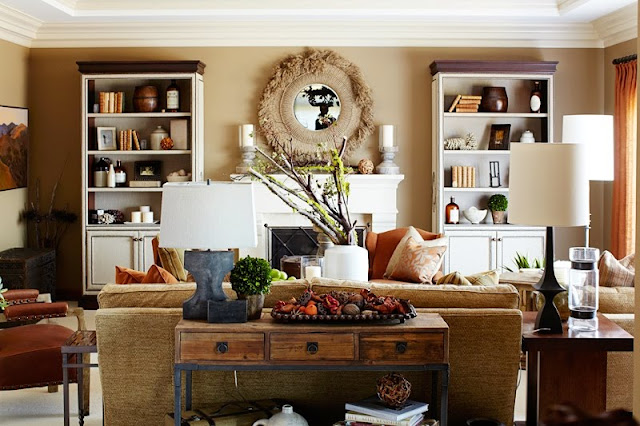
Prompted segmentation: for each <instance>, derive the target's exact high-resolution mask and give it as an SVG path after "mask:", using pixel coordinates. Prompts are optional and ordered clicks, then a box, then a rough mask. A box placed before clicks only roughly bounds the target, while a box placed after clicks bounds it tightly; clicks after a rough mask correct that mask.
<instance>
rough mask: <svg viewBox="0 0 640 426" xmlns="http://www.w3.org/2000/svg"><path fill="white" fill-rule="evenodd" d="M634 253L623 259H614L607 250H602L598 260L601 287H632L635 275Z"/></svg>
mask: <svg viewBox="0 0 640 426" xmlns="http://www.w3.org/2000/svg"><path fill="white" fill-rule="evenodd" d="M634 260H635V254H630V255H629V256H627V257H625V258H623V259H620V260H618V259H616V258H615V257H614V256H613V254H611V253H610V252H608V251H606V250H605V251H604V252H602V255H601V256H600V260H599V262H598V269H599V270H600V282H599V284H600V286H602V287H633V282H634V279H635V276H636V270H635V266H634Z"/></svg>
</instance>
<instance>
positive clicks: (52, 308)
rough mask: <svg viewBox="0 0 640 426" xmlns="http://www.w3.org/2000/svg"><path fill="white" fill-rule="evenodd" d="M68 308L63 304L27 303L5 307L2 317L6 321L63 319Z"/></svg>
mask: <svg viewBox="0 0 640 426" xmlns="http://www.w3.org/2000/svg"><path fill="white" fill-rule="evenodd" d="M68 309H69V306H68V305H67V304H66V303H65V302H56V303H29V304H24V305H11V306H7V307H6V308H5V310H4V315H5V317H6V318H7V321H28V320H40V319H45V318H55V317H64V316H66V315H67V310H68Z"/></svg>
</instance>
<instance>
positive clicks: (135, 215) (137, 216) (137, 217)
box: [131, 212, 142, 223]
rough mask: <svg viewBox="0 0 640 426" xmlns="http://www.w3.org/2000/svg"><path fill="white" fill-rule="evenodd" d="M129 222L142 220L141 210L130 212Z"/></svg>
mask: <svg viewBox="0 0 640 426" xmlns="http://www.w3.org/2000/svg"><path fill="white" fill-rule="evenodd" d="M131 222H133V223H140V222H142V212H131Z"/></svg>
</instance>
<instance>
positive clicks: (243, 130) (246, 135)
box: [240, 124, 254, 147]
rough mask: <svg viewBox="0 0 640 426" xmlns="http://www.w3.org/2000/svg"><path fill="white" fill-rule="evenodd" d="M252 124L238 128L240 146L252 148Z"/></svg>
mask: <svg viewBox="0 0 640 426" xmlns="http://www.w3.org/2000/svg"><path fill="white" fill-rule="evenodd" d="M253 135H254V133H253V124H243V125H242V126H240V146H241V147H243V146H253V145H254V141H253Z"/></svg>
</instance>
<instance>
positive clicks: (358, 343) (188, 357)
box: [174, 314, 449, 426]
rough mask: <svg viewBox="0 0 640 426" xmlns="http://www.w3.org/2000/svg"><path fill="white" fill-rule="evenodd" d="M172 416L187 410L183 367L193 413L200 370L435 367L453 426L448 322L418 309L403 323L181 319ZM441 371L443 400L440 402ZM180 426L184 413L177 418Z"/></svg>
mask: <svg viewBox="0 0 640 426" xmlns="http://www.w3.org/2000/svg"><path fill="white" fill-rule="evenodd" d="M175 333H176V339H175V341H176V356H175V369H174V386H175V389H174V398H175V399H174V413H180V412H181V406H182V400H181V398H182V392H181V391H182V389H181V376H182V374H181V373H182V371H185V374H186V392H185V393H186V401H185V403H186V404H185V406H186V409H187V410H190V409H191V372H192V371H194V370H226V371H233V370H335V371H340V370H347V371H348V370H370V371H371V370H373V371H389V370H394V371H402V370H405V371H411V370H414V371H433V372H434V374H433V375H432V389H433V390H432V397H433V398H434V400H433V401H430V407H429V408H430V411H431V407H434V408H433V412H437V411H436V409H437V408H438V405H439V410H440V423H441V424H442V425H443V426H446V424H447V402H448V386H449V327H448V326H447V323H446V322H444V320H443V319H442V318H441V317H440V315H438V314H419V315H418V316H417V317H416V318H414V319H412V320H409V321H407V322H405V323H403V324H397V323H394V324H380V323H344V324H336V323H288V324H282V323H278V322H275V321H274V320H272V319H271V317H270V316H268V314H263V315H262V318H261V319H260V320H258V321H249V322H246V323H240V324H209V323H207V322H205V321H191V320H184V319H183V320H181V321H180V322H179V323H178V325H177V326H176V329H175ZM435 372H440V376H441V380H440V404H438V403H437V400H435V395H436V394H437V391H438V374H435ZM174 418H175V425H176V426H180V418H181V416H180V415H174Z"/></svg>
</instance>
